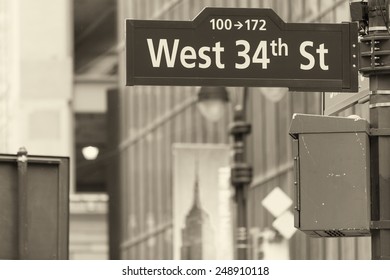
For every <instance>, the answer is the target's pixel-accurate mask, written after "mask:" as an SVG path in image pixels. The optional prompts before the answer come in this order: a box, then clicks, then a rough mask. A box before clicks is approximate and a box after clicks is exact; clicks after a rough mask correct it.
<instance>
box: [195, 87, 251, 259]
mask: <svg viewBox="0 0 390 280" xmlns="http://www.w3.org/2000/svg"><path fill="white" fill-rule="evenodd" d="M247 97H248V88H246V87H245V88H244V91H243V94H242V100H241V103H239V104H237V105H236V106H235V107H234V117H233V122H232V123H231V124H230V127H229V134H230V135H231V136H232V137H233V145H232V146H233V147H232V150H233V153H232V154H233V156H232V167H231V175H230V180H231V184H232V185H233V187H234V188H235V200H236V205H237V213H236V233H235V234H234V237H235V249H236V258H237V259H239V260H246V259H247V254H248V252H247V250H248V240H247V235H248V234H247V212H246V192H247V187H248V185H249V184H250V182H251V181H252V167H251V166H249V165H248V164H247V163H246V162H245V137H246V135H248V134H249V133H250V132H251V125H250V124H249V123H248V122H246V121H245V114H246V106H245V105H246V101H247ZM198 101H199V102H198V104H199V109H200V111H201V113H202V114H203V115H204V116H205V117H206V118H207V119H209V120H212V121H217V120H218V117H220V116H221V115H222V106H223V105H224V102H227V101H228V98H227V91H226V89H225V88H223V87H202V88H201V90H200V92H199V94H198Z"/></svg>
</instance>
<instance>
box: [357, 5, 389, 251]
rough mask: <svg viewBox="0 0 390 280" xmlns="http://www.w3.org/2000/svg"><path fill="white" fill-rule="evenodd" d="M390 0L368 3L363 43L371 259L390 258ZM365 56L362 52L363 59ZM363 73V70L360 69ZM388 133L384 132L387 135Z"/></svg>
mask: <svg viewBox="0 0 390 280" xmlns="http://www.w3.org/2000/svg"><path fill="white" fill-rule="evenodd" d="M388 6H389V1H388V0H386V1H376V0H371V1H368V15H369V29H368V35H366V36H364V37H363V39H362V43H363V44H366V45H368V46H369V51H368V55H369V58H370V65H369V67H366V68H365V70H364V72H363V73H364V74H366V75H369V76H370V90H371V92H372V94H371V95H370V123H371V131H375V132H376V133H375V134H374V135H373V136H374V137H371V148H370V149H371V174H372V175H371V186H372V216H371V220H372V222H371V246H372V259H390V203H389V198H390V137H389V136H390V135H389V133H388V129H389V128H390V66H389V65H390V64H389V62H390V55H389V53H390V45H389V43H388V42H389V40H390V33H389V27H388V18H389V16H388V11H389V9H388ZM363 55H364V54H363V53H362V58H364V56H363ZM361 70H362V69H361ZM384 132H385V133H384Z"/></svg>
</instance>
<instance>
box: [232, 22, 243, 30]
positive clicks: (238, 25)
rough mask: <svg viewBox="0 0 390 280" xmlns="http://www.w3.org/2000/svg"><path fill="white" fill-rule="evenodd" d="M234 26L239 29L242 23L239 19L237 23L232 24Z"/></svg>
mask: <svg viewBox="0 0 390 280" xmlns="http://www.w3.org/2000/svg"><path fill="white" fill-rule="evenodd" d="M234 26H235V27H237V29H238V30H240V29H241V27H242V26H243V24H242V23H241V22H240V21H237V23H236V24H234Z"/></svg>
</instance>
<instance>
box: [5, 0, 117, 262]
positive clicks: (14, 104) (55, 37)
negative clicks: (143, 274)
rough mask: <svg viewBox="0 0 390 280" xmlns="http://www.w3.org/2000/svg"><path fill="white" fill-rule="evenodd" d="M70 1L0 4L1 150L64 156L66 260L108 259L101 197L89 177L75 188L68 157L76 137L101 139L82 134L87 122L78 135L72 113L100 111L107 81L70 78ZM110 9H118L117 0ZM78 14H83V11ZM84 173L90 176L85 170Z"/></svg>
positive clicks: (104, 200)
mask: <svg viewBox="0 0 390 280" xmlns="http://www.w3.org/2000/svg"><path fill="white" fill-rule="evenodd" d="M110 2H111V4H113V3H114V4H115V1H110ZM95 3H97V2H95ZM73 4H74V3H73V1H70V0H54V1H52V0H40V1H29V0H1V1H0V153H10V154H15V153H16V152H17V151H18V149H19V148H20V147H22V146H23V147H26V148H27V150H28V153H29V154H30V155H49V156H67V157H70V159H71V188H70V189H71V191H70V199H71V205H70V211H71V214H70V252H69V257H70V258H71V259H85V258H87V259H101V258H103V259H107V258H108V242H107V236H108V229H107V221H106V216H107V195H106V194H105V191H102V189H101V188H96V185H97V184H96V182H93V181H92V184H93V185H95V187H94V186H92V188H91V189H89V190H88V191H79V185H80V183H77V181H78V180H77V178H78V177H80V176H78V175H77V174H82V173H81V172H77V171H76V164H75V163H76V160H75V159H76V156H74V155H76V154H77V152H78V149H77V147H76V146H77V145H76V142H77V141H78V142H79V143H80V142H81V143H82V141H84V142H85V143H84V144H88V141H95V144H96V141H99V139H101V138H102V136H101V135H102V133H99V135H98V136H99V137H96V133H95V135H94V134H93V133H92V134H91V133H88V131H86V129H85V125H84V129H83V132H86V133H84V134H83V135H81V137H80V136H78V134H80V133H76V130H77V126H80V125H79V123H80V122H79V121H78V120H77V118H76V116H77V114H95V115H96V114H102V113H103V112H105V110H106V108H105V106H104V105H105V104H104V102H105V91H104V89H102V88H103V86H105V87H107V85H106V84H104V83H102V81H101V80H99V83H93V84H92V85H91V83H88V82H85V81H84V80H83V79H81V80H82V82H81V84H80V82H79V81H80V79H79V77H78V76H77V75H75V70H74V69H75V65H76V63H75V62H76V59H75V51H74V50H75V49H76V48H75V47H74V42H75V39H74V34H75V32H74V22H76V24H77V25H78V26H80V24H79V21H76V20H75V18H76V17H77V16H78V18H80V16H79V15H76V16H74V9H73V8H74V6H76V5H73ZM112 6H113V8H112V9H113V10H115V12H116V5H112ZM103 9H104V7H103ZM78 10H80V9H78ZM84 11H85V9H84ZM84 18H88V17H87V16H86V15H85V14H84ZM89 19H90V17H89ZM113 20H114V24H113V25H112V26H113V30H114V32H113V33H114V34H115V36H116V33H115V30H116V22H115V17H114V18H113ZM89 26H90V25H89ZM77 49H78V48H77ZM79 56H80V55H79V53H78V56H77V57H79ZM86 57H87V56H86V55H84V56H83V58H86ZM77 62H78V63H77V65H80V64H82V65H85V64H86V61H80V62H79V60H77ZM91 100H92V101H91ZM84 119H85V118H84ZM84 119H82V121H83V120H84ZM87 127H93V125H90V124H88V125H87ZM89 130H93V129H89ZM95 130H96V129H95ZM80 138H81V140H80ZM85 138H87V140H85ZM76 140H77V141H76ZM100 142H103V141H100ZM92 144H94V143H92ZM89 145H90V144H89ZM92 174H93V173H92ZM88 176H90V177H91V178H93V177H96V176H91V174H86V175H84V177H88ZM81 182H84V181H83V180H81ZM95 190H97V191H95ZM42 203H44V202H42Z"/></svg>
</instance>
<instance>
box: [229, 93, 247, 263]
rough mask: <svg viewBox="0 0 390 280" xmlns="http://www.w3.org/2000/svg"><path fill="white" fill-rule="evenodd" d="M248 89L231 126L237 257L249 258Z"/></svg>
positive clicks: (235, 111) (235, 110) (236, 110)
mask: <svg viewBox="0 0 390 280" xmlns="http://www.w3.org/2000/svg"><path fill="white" fill-rule="evenodd" d="M247 95H248V89H247V88H244V93H243V102H242V104H241V105H238V106H236V107H235V108H234V120H233V123H232V125H231V127H230V134H231V135H232V136H233V166H232V169H231V182H232V185H233V186H234V188H235V191H236V204H237V218H236V230H237V231H236V236H235V237H236V257H237V259H239V260H246V259H247V258H248V256H247V254H248V237H247V236H248V233H247V215H246V191H247V187H248V185H249V184H250V182H251V180H252V168H251V167H250V166H249V165H248V164H247V163H246V162H245V136H246V135H247V134H249V133H250V131H251V125H250V124H249V123H247V122H246V121H245V113H246V112H245V103H246V99H247Z"/></svg>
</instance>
